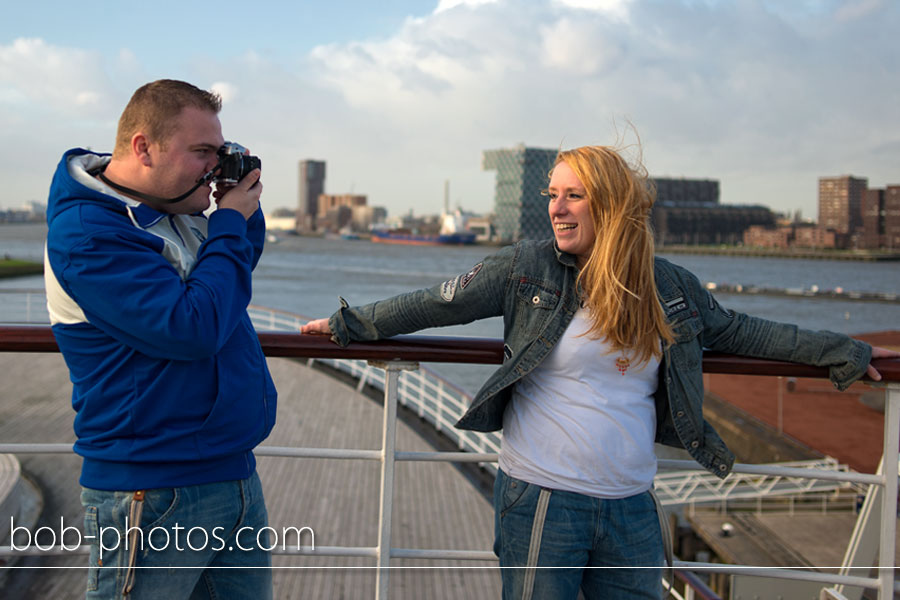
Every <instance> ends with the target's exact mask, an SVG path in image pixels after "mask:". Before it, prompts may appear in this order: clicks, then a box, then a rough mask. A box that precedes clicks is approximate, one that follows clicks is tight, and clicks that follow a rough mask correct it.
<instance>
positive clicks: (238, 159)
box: [213, 142, 262, 184]
mask: <svg viewBox="0 0 900 600" xmlns="http://www.w3.org/2000/svg"><path fill="white" fill-rule="evenodd" d="M246 151H247V149H246V148H244V147H243V146H241V145H240V144H235V143H234V142H225V143H224V144H222V147H221V148H219V150H218V151H217V154H218V156H219V165H220V166H221V170H220V171H219V172H218V173H217V174H216V175H215V176H214V177H213V181H214V182H216V183H227V184H235V183H237V182H238V181H240V180H241V179H243V178H244V177H245V176H246V175H247V173H249V172H250V171H252V170H253V169H261V168H262V161H261V160H259V157H258V156H252V155H250V154H244V152H246Z"/></svg>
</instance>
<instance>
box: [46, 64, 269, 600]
mask: <svg viewBox="0 0 900 600" xmlns="http://www.w3.org/2000/svg"><path fill="white" fill-rule="evenodd" d="M220 109H221V100H220V98H219V97H218V96H217V95H215V94H212V93H209V92H206V91H202V90H200V89H198V88H196V87H194V86H193V85H190V84H188V83H184V82H181V81H173V80H160V81H155V82H152V83H148V84H146V85H144V86H142V87H141V88H139V89H138V90H137V91H136V92H135V93H134V95H133V96H132V98H131V100H130V101H129V103H128V105H127V106H126V107H125V110H124V111H123V113H122V116H121V118H120V120H119V127H118V133H117V137H116V145H115V150H114V152H113V154H112V156H110V155H105V154H96V153H93V152H90V151H87V150H83V149H73V150H70V151H68V152H66V153H65V155H64V156H63V158H62V160H61V161H60V163H59V166H58V168H57V171H56V174H55V175H54V178H53V182H52V184H51V188H50V200H49V206H48V209H47V220H48V223H49V231H48V234H47V248H46V255H45V263H46V264H45V267H46V268H45V269H44V272H45V280H46V287H47V304H48V308H49V312H50V319H51V324H52V326H53V332H54V335H55V336H56V340H57V342H58V343H59V347H60V350H61V351H62V354H63V356H64V358H65V360H66V364H67V365H68V367H69V371H70V378H71V380H72V383H73V391H72V406H73V407H74V409H75V411H76V413H77V414H76V416H75V433H76V435H77V437H78V441H77V442H76V443H75V451H76V452H77V453H78V454H79V455H81V456H82V457H83V466H82V471H81V478H80V483H81V485H82V486H83V491H82V497H81V499H82V504H84V507H85V532H84V533H85V538H86V540H87V541H88V542H89V543H90V544H91V557H90V568H89V573H88V593H87V597H88V598H121V597H123V596H125V597H128V598H134V599H142V598H167V599H171V598H189V597H190V598H209V597H212V598H229V599H231V598H253V599H257V598H267V597H268V598H270V597H271V595H272V589H271V559H270V556H269V554H268V552H267V551H266V550H265V549H266V548H269V547H270V543H269V541H268V538H267V534H266V533H265V532H266V531H268V530H267V529H264V528H266V527H267V516H266V508H265V502H264V500H263V496H262V490H261V487H260V483H259V478H258V477H257V475H256V463H255V459H254V456H253V452H252V450H253V448H254V447H255V446H256V445H257V444H259V443H260V442H261V441H262V440H263V439H265V438H266V436H267V435H268V434H269V431H270V430H271V429H272V426H273V425H274V422H275V402H276V394H275V388H274V385H273V382H272V379H271V377H270V375H269V371H268V368H267V366H266V361H265V356H264V355H263V353H262V349H261V348H260V345H259V340H258V338H257V336H256V333H255V331H254V329H253V326H252V324H251V323H250V318H249V316H248V314H247V305H248V303H249V302H250V296H251V281H250V280H251V271H252V270H253V268H254V267H255V266H256V264H257V262H258V261H259V257H260V254H261V252H262V247H263V242H264V237H265V223H264V220H263V216H262V211H261V210H260V207H259V198H260V194H261V193H262V184H261V183H260V181H259V179H260V171H259V169H254V170H252V171H250V172H249V173H248V174H247V175H246V176H245V177H244V178H243V179H241V180H240V181H239V182H238V183H236V184H229V185H222V184H220V183H216V188H217V189H216V191H215V192H214V193H213V197H214V198H215V200H216V203H217V205H218V207H217V209H216V210H215V211H213V212H212V213H211V214H210V216H209V218H208V219H207V218H206V217H205V216H204V215H203V214H202V212H203V211H204V210H206V209H207V208H209V206H210V193H211V185H210V179H211V178H213V177H214V176H215V175H216V174H217V173H218V172H219V169H218V168H217V165H218V164H219V157H218V156H217V150H218V149H219V148H220V147H222V146H223V143H224V139H223V137H222V128H221V125H220V123H219V118H218V116H217V115H218V112H219V110H220ZM91 536H93V537H91ZM153 567H176V568H164V569H163V568H153ZM183 567H189V568H183ZM226 567H252V568H240V569H233V568H226Z"/></svg>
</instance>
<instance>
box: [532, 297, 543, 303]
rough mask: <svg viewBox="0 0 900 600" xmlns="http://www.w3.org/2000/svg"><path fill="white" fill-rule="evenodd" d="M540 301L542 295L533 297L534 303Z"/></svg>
mask: <svg viewBox="0 0 900 600" xmlns="http://www.w3.org/2000/svg"><path fill="white" fill-rule="evenodd" d="M540 301H541V297H540V296H535V297H534V298H532V299H531V303H532V304H538V303H539V302H540Z"/></svg>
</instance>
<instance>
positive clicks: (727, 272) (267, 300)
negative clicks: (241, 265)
mask: <svg viewBox="0 0 900 600" xmlns="http://www.w3.org/2000/svg"><path fill="white" fill-rule="evenodd" d="M45 233H46V227H45V226H43V225H0V256H2V255H9V256H11V257H14V258H23V259H32V260H41V257H42V245H43V238H44V235H45ZM495 250H496V249H495V248H491V247H484V246H463V247H437V246H396V245H385V244H374V243H371V242H369V241H365V240H356V241H351V240H339V239H337V240H331V239H321V238H310V237H299V236H293V235H280V236H279V237H278V241H277V242H274V243H267V246H266V249H265V252H264V254H263V257H262V259H261V261H260V264H259V266H258V267H257V269H256V271H255V273H254V281H253V286H254V288H253V303H254V304H258V305H261V306H266V307H270V308H276V309H281V310H285V311H289V312H293V313H298V314H301V315H307V316H309V317H319V316H323V317H324V316H328V315H330V314H331V313H332V312H334V310H336V309H337V307H338V305H339V304H338V303H339V299H338V298H339V296H343V297H344V298H346V299H347V301H348V302H350V303H351V304H363V303H367V302H371V301H373V300H378V299H380V298H385V297H387V296H391V295H394V294H398V293H402V292H405V291H409V290H413V289H417V288H420V287H424V286H429V285H433V284H436V283H440V282H441V281H444V280H446V279H449V278H451V277H455V276H456V275H459V274H461V273H465V272H466V271H468V270H469V268H471V267H472V266H473V265H474V264H476V263H477V262H478V261H479V260H481V258H483V257H484V256H485V255H487V254H489V253H491V252H493V251H495ZM661 256H664V257H666V258H668V259H669V260H671V261H672V262H674V263H677V264H680V265H682V266H684V267H686V268H688V269H689V270H691V271H692V272H693V273H694V274H695V275H696V276H697V277H698V278H699V279H700V280H701V281H702V282H704V283H705V282H716V283H719V284H735V285H736V284H740V285H743V286H745V287H749V286H760V287H770V288H772V287H776V288H811V287H812V286H818V287H819V289H822V290H827V289H834V288H837V287H842V288H843V289H844V290H852V291H859V292H889V293H900V263H896V262H853V261H827V260H804V259H790V258H755V257H731V256H709V255H699V254H698V255H686V254H679V255H677V256H676V255H672V256H666V255H665V254H661ZM9 288H43V279H42V278H41V277H24V278H18V279H12V280H0V289H9ZM717 298H718V299H719V301H720V302H721V303H722V304H723V305H725V306H727V307H729V308H731V309H733V310H737V311H742V312H747V313H750V314H754V315H758V316H761V317H764V318H768V319H773V320H778V321H787V322H792V323H797V324H799V325H801V326H803V327H807V328H811V329H830V330H833V331H839V332H842V333H848V334H856V333H867V332H871V331H882V330H887V329H894V330H896V329H900V304H889V303H878V302H860V301H852V300H831V299H825V298H805V297H775V296H749V295H739V294H721V295H717ZM428 333H429V334H442V335H463V336H475V337H498V338H499V337H501V335H502V322H501V320H500V319H499V318H495V319H488V320H486V321H482V322H479V323H477V324H469V325H464V326H458V327H448V328H444V329H442V330H439V331H438V330H432V331H429V332H428ZM434 368H435V369H436V370H438V371H440V372H442V373H445V374H447V375H448V376H450V377H451V378H453V379H454V380H455V381H457V382H458V383H460V384H461V385H462V386H463V387H464V388H465V389H467V390H469V391H474V389H477V387H478V382H480V381H481V380H483V378H484V376H485V374H486V373H488V372H489V371H490V369H491V367H470V366H462V367H461V366H452V365H435V367H434ZM461 369H464V370H465V374H464V375H461V374H460V370H461Z"/></svg>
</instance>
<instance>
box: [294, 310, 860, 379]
mask: <svg viewBox="0 0 900 600" xmlns="http://www.w3.org/2000/svg"><path fill="white" fill-rule="evenodd" d="M300 333H320V334H324V335H330V334H331V327H329V326H328V319H313V320H312V321H309V322H308V323H307V324H306V325H304V326H302V327H301V328H300ZM873 356H874V354H873ZM869 368H870V369H871V368H872V367H869Z"/></svg>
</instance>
